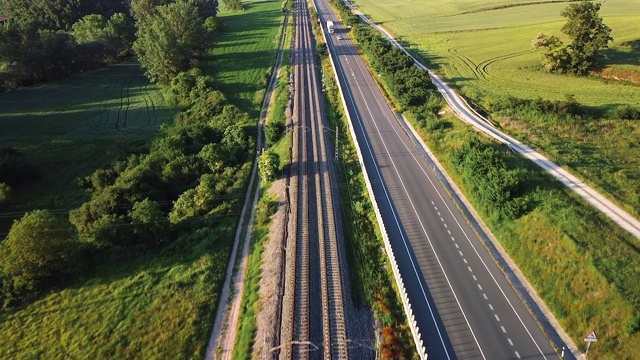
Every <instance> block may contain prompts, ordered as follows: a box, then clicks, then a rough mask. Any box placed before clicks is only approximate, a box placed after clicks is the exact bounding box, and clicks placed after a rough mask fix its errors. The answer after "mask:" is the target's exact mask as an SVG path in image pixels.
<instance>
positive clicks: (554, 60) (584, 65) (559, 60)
mask: <svg viewBox="0 0 640 360" xmlns="http://www.w3.org/2000/svg"><path fill="white" fill-rule="evenodd" d="M600 6H601V4H600V3H597V2H591V1H588V0H582V1H581V2H578V3H573V4H570V5H569V6H568V7H567V8H566V9H565V10H564V11H562V13H561V15H562V16H564V17H565V18H567V22H566V23H565V24H564V26H563V27H562V32H563V33H565V34H566V35H567V36H569V38H570V39H571V40H572V42H571V44H569V45H567V46H564V45H563V43H562V41H561V40H560V39H559V38H557V37H555V36H548V35H546V34H544V33H539V34H538V35H537V36H536V37H535V38H534V39H533V41H532V46H533V48H534V49H537V48H540V47H543V48H546V49H547V51H545V52H544V53H543V54H542V59H543V64H544V65H545V66H546V68H547V69H548V70H549V71H550V72H558V73H566V72H570V73H574V74H579V75H584V74H586V73H587V72H588V71H589V70H590V69H593V68H594V67H596V66H597V65H598V51H599V50H601V49H604V48H606V47H607V46H608V43H609V42H610V41H613V38H612V37H611V28H609V27H608V26H607V25H605V24H604V22H603V21H602V18H601V17H600V16H599V15H598V11H599V10H600Z"/></svg>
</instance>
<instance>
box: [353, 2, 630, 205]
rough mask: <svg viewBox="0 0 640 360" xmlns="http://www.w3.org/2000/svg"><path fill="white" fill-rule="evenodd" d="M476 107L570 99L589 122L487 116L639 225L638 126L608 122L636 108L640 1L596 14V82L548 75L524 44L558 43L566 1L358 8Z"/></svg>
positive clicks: (604, 6) (617, 4)
mask: <svg viewBox="0 0 640 360" xmlns="http://www.w3.org/2000/svg"><path fill="white" fill-rule="evenodd" d="M355 3H356V5H357V6H358V7H359V8H360V10H361V11H362V12H363V13H365V14H368V15H369V16H370V17H371V18H372V20H374V21H376V22H378V23H381V24H382V25H383V26H385V27H386V28H387V29H389V30H390V31H391V32H392V33H393V34H394V35H395V36H397V37H399V38H400V39H401V40H402V41H403V42H404V43H405V44H406V45H407V46H408V48H409V49H410V50H411V51H412V52H413V53H414V54H417V55H419V56H420V57H421V58H422V59H423V60H424V61H425V62H426V63H427V64H428V65H429V66H430V67H432V68H433V69H435V70H436V72H438V73H439V74H441V75H442V76H444V77H445V78H446V79H447V80H448V81H449V83H450V84H452V85H454V86H455V87H457V88H458V89H459V90H460V91H461V92H462V93H463V94H464V95H465V96H467V97H468V98H470V99H471V100H472V101H473V103H474V104H476V105H477V106H478V107H481V108H484V109H488V108H490V106H491V104H492V103H494V102H495V101H497V99H501V98H504V97H506V96H507V95H511V96H514V97H517V98H523V99H536V98H543V99H548V100H561V101H563V100H565V99H566V97H567V95H573V96H575V99H576V100H577V101H578V102H579V103H580V104H581V105H582V107H583V109H584V110H585V111H586V113H587V114H588V117H589V118H588V119H583V120H580V121H571V122H563V123H558V122H550V121H547V120H544V119H528V120H519V119H514V118H508V119H505V118H501V117H498V116H494V118H493V120H495V122H496V124H497V125H500V126H502V127H503V128H505V129H506V131H507V132H508V133H510V134H512V135H515V136H516V137H518V138H519V139H521V140H523V141H525V142H526V143H528V144H530V145H532V146H534V147H535V148H537V149H538V150H539V151H541V152H543V153H545V154H546V155H547V156H549V157H550V158H552V159H553V160H555V161H556V162H558V163H559V164H561V165H563V166H565V167H567V168H569V169H571V170H572V172H573V173H574V174H576V175H577V176H579V177H581V178H582V179H583V180H585V181H587V182H588V183H589V184H590V185H592V186H594V187H596V188H598V189H599V190H601V191H603V192H604V193H606V194H608V195H609V197H610V198H612V200H614V201H616V202H617V203H619V204H620V205H622V206H623V207H625V209H626V210H627V211H629V212H631V213H632V214H635V215H636V216H640V196H639V195H638V191H637V189H639V188H640V162H639V161H638V160H637V159H639V158H640V147H639V146H638V143H637V139H638V136H639V135H640V124H639V123H638V122H637V121H635V122H634V121H621V120H608V119H607V118H608V114H609V112H611V111H613V110H614V109H615V108H616V107H618V106H620V105H625V104H628V105H633V106H636V107H640V60H639V59H640V33H639V32H638V25H637V24H638V23H640V0H631V1H624V0H608V1H606V2H603V4H602V8H601V10H600V15H601V16H602V17H603V19H604V22H605V24H607V25H608V26H609V27H611V29H612V36H613V38H614V41H613V42H612V43H610V44H609V45H610V48H609V49H606V50H605V51H604V53H605V54H606V55H607V57H608V59H607V60H606V61H605V66H606V67H605V68H604V69H603V70H602V72H601V73H600V74H592V75H590V76H587V77H576V76H571V75H556V74H550V73H546V72H545V71H544V70H543V69H542V68H541V66H540V64H541V61H540V55H541V51H533V50H532V48H531V39H532V38H533V37H534V36H535V35H536V34H537V33H539V32H545V33H548V34H553V35H556V36H560V37H561V38H562V39H563V40H565V41H567V39H566V38H564V37H563V36H561V35H563V34H562V33H561V30H560V29H561V27H562V25H563V24H564V23H565V19H564V18H563V17H562V16H561V15H560V12H561V11H562V10H563V9H564V8H566V6H568V4H569V2H567V1H563V2H555V1H554V2H552V1H528V0H522V1H520V0H513V1H506V0H502V1H500V0H470V1H443V0H435V1H429V2H421V1H417V0H394V1H390V2H379V1H373V0H356V1H355Z"/></svg>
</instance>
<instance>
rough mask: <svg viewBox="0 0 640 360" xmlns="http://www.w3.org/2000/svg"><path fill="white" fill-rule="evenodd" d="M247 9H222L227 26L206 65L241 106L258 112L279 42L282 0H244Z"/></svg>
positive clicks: (225, 25)
mask: <svg viewBox="0 0 640 360" xmlns="http://www.w3.org/2000/svg"><path fill="white" fill-rule="evenodd" d="M243 4H244V5H245V11H238V12H230V13H223V16H222V21H223V22H224V27H225V30H223V32H222V33H221V34H219V35H218V37H217V38H216V45H215V46H214V48H213V49H212V51H210V55H212V56H213V57H212V59H213V61H212V62H210V63H209V66H205V71H207V72H208V73H209V72H210V73H212V74H213V75H214V77H215V78H216V80H218V81H219V82H220V84H219V87H220V90H222V92H223V93H225V94H226V95H227V96H228V98H229V100H230V101H231V102H232V103H233V104H235V105H236V106H238V107H239V108H240V109H242V110H244V111H247V112H249V113H250V114H251V115H253V116H256V117H257V116H258V114H259V112H260V105H261V104H262V98H263V97H264V89H265V88H266V85H267V82H268V80H269V76H270V75H271V72H270V71H271V69H272V68H271V66H273V61H274V59H275V56H276V49H277V46H278V29H280V17H281V11H280V7H281V5H282V3H281V2H280V1H244V2H243Z"/></svg>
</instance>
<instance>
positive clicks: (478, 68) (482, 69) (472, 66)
mask: <svg viewBox="0 0 640 360" xmlns="http://www.w3.org/2000/svg"><path fill="white" fill-rule="evenodd" d="M447 51H448V52H449V53H450V54H451V55H453V56H455V57H456V58H457V59H458V60H460V61H461V62H462V63H463V64H464V65H465V67H467V68H469V70H471V71H472V72H473V76H474V77H475V78H476V79H479V78H481V77H482V79H483V80H487V81H489V82H490V81H491V79H490V78H491V77H494V76H495V77H498V78H501V80H502V81H508V78H509V77H508V76H503V75H496V73H495V72H492V73H491V74H490V73H489V66H490V65H493V64H495V63H497V62H500V61H504V60H508V59H512V58H515V57H518V56H523V55H527V54H531V53H532V52H533V50H524V51H518V52H515V53H510V54H505V55H500V56H496V57H493V58H489V59H487V60H483V61H482V62H480V63H478V64H476V63H475V62H474V61H473V60H471V59H470V58H469V57H467V56H465V55H464V54H463V53H461V52H460V51H458V50H457V49H455V48H450V49H448V50H447ZM498 74H500V72H498ZM511 82H513V83H516V82H515V81H511Z"/></svg>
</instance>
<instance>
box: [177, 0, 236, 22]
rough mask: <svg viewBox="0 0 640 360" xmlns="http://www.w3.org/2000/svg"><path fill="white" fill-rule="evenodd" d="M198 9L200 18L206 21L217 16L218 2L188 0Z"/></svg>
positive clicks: (216, 0) (215, 0) (213, 0)
mask: <svg viewBox="0 0 640 360" xmlns="http://www.w3.org/2000/svg"><path fill="white" fill-rule="evenodd" d="M189 1H191V2H193V3H194V5H195V6H196V7H197V8H198V11H199V13H200V17H202V18H203V19H206V18H208V17H215V16H216V15H218V0H189ZM236 1H239V0H236Z"/></svg>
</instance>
